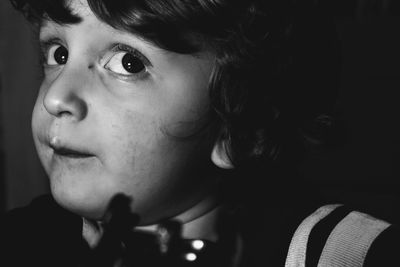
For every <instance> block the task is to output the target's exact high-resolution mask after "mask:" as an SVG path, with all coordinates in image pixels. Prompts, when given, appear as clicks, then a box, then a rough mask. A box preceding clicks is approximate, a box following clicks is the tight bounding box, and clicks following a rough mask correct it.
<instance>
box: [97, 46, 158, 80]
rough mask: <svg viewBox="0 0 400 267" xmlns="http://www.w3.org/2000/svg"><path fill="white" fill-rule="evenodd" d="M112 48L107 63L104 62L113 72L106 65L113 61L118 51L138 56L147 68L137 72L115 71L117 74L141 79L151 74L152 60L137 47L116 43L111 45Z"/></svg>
mask: <svg viewBox="0 0 400 267" xmlns="http://www.w3.org/2000/svg"><path fill="white" fill-rule="evenodd" d="M111 47H112V48H111V49H110V50H111V52H112V55H111V56H108V57H107V61H106V63H105V64H103V67H104V68H105V69H107V70H109V71H111V72H113V71H112V70H110V69H108V68H106V67H105V66H107V64H108V63H109V62H110V61H111V59H112V58H113V57H114V56H115V55H117V54H118V53H129V54H131V55H133V56H135V57H137V58H138V59H139V60H140V61H141V62H142V63H143V65H144V67H145V70H144V71H143V72H140V73H137V74H133V73H132V74H126V75H125V74H121V73H115V72H113V73H114V74H115V75H117V76H119V77H122V78H123V79H134V80H137V79H141V78H144V77H145V76H146V75H148V74H149V72H148V70H149V68H150V67H152V64H151V62H150V61H149V60H148V59H147V57H145V56H144V55H143V54H142V53H140V52H139V51H138V50H137V49H135V48H133V47H131V46H129V45H125V44H121V43H116V44H113V45H112V46H111Z"/></svg>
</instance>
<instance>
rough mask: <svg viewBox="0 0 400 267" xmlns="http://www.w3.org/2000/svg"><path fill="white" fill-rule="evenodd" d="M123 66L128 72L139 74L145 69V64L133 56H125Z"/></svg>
mask: <svg viewBox="0 0 400 267" xmlns="http://www.w3.org/2000/svg"><path fill="white" fill-rule="evenodd" d="M122 66H123V67H124V69H125V70H126V71H127V72H130V73H139V72H141V71H143V70H144V69H145V66H144V65H143V62H142V61H141V60H140V59H139V58H138V57H136V56H134V55H132V54H125V55H124V57H123V58H122Z"/></svg>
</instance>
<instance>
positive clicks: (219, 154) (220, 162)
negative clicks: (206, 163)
mask: <svg viewBox="0 0 400 267" xmlns="http://www.w3.org/2000/svg"><path fill="white" fill-rule="evenodd" d="M211 160H212V162H213V163H214V164H215V165H216V166H217V167H219V168H221V169H233V168H234V166H233V164H232V162H231V160H230V159H229V156H228V153H227V151H226V145H225V142H224V141H217V142H215V144H214V147H213V150H212V152H211Z"/></svg>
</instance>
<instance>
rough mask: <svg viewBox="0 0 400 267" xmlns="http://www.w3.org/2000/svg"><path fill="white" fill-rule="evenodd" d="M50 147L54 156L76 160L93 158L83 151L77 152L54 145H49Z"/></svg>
mask: <svg viewBox="0 0 400 267" xmlns="http://www.w3.org/2000/svg"><path fill="white" fill-rule="evenodd" d="M50 147H51V148H52V149H53V151H54V154H56V155H58V156H62V157H67V158H77V159H79V158H90V157H94V155H93V154H90V153H87V152H85V151H79V150H75V149H71V148H67V147H56V146H54V145H50Z"/></svg>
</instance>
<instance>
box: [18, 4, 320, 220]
mask: <svg viewBox="0 0 400 267" xmlns="http://www.w3.org/2000/svg"><path fill="white" fill-rule="evenodd" d="M14 2H15V4H16V5H19V8H21V9H23V10H24V11H25V12H26V14H27V15H28V16H30V17H31V18H33V19H35V20H36V21H37V22H39V25H40V41H41V45H42V50H43V55H44V57H43V61H44V80H43V83H42V86H41V88H40V92H39V94H38V98H37V102H36V105H35V108H34V112H33V119H32V128H33V136H34V140H35V144H36V148H37V150H38V154H39V157H40V159H41V161H42V164H43V166H44V168H45V170H46V172H47V174H48V176H49V178H50V185H51V190H52V193H53V195H54V197H55V199H56V200H57V201H58V202H59V203H60V204H61V205H62V206H64V207H66V208H68V209H70V210H72V211H74V212H76V213H78V214H81V215H83V216H87V217H89V218H95V219H99V218H100V217H101V216H102V214H103V212H104V209H105V207H106V205H107V203H108V201H109V200H110V198H111V197H112V196H113V195H114V194H116V193H118V192H123V193H125V194H127V195H128V196H131V197H132V198H133V202H132V203H133V204H132V209H133V211H135V212H138V213H139V214H140V216H141V218H142V223H144V224H147V223H153V222H156V221H158V220H160V219H163V218H166V217H171V216H176V215H178V214H181V213H183V212H184V211H185V210H188V209H190V208H191V207H192V206H196V204H198V203H202V204H200V205H197V206H198V207H197V208H195V209H194V211H192V212H190V213H189V214H186V215H187V216H186V215H185V216H186V217H185V219H186V220H190V219H192V218H193V217H194V216H197V215H198V214H199V213H201V212H204V211H205V210H206V209H208V208H210V207H211V206H212V205H214V204H215V202H214V192H215V190H216V189H217V184H218V175H217V173H216V171H215V169H216V168H215V167H217V168H233V167H236V168H240V167H241V166H244V165H246V164H249V163H251V162H257V161H259V160H260V159H263V160H266V161H269V160H272V159H274V158H275V157H276V156H277V154H278V152H279V150H280V149H279V145H278V144H279V143H280V141H282V140H284V141H283V142H282V143H284V142H286V139H287V140H291V141H293V140H295V139H296V138H294V137H293V136H295V135H296V134H297V132H296V133H295V131H296V129H297V128H298V127H299V122H298V121H299V119H298V118H300V117H302V116H304V115H305V114H306V113H308V108H309V107H308V105H309V103H306V102H302V103H298V102H299V101H303V100H300V99H298V98H297V97H298V96H302V95H306V97H305V98H304V99H306V98H307V97H308V96H309V95H308V94H307V92H301V90H303V88H301V87H298V88H295V87H291V86H288V85H289V83H287V84H284V83H283V82H282V72H284V70H285V67H286V64H288V63H289V62H290V55H289V54H288V53H287V51H288V50H290V47H289V46H288V45H287V40H288V36H289V32H290V29H291V28H290V23H289V21H290V20H289V19H288V18H289V17H291V13H290V12H289V9H286V4H285V3H284V2H285V1H250V0H248V1H223V0H221V1H211V0H190V1H182V0H180V1H178V0H175V1H172V0H168V1H154V0H153V1H151V0H147V1H145V0H141V1H135V0H125V1H123V0H119V1H96V0H88V2H86V1H84V0H72V1H62V0H60V1H50V0H49V1H44V0H43V1H14ZM26 2H29V3H28V4H27V5H25V4H26ZM283 10H286V13H282V11H283ZM291 26H292V27H293V25H291ZM293 77H297V76H296V75H294V76H293ZM288 87H290V89H289V90H288V89H287V88H288ZM294 99H295V100H294ZM282 100H283V101H282ZM288 107H289V109H288ZM299 107H302V108H301V109H298V108H299ZM304 107H307V108H304ZM287 110H291V111H294V112H287ZM310 110H312V109H310ZM311 113H312V114H311V115H315V114H314V110H312V112H311ZM307 115H310V114H307ZM281 118H284V119H285V121H288V122H290V123H288V124H285V123H283V119H281ZM286 118H289V119H287V120H286ZM283 129H284V130H285V131H286V132H283ZM291 141H290V142H287V143H288V144H289V143H293V142H291Z"/></svg>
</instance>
